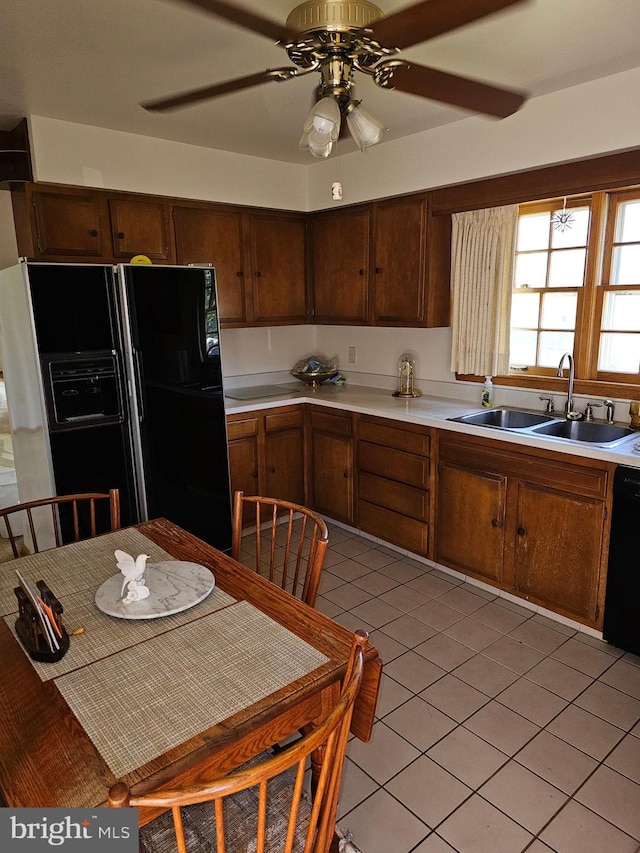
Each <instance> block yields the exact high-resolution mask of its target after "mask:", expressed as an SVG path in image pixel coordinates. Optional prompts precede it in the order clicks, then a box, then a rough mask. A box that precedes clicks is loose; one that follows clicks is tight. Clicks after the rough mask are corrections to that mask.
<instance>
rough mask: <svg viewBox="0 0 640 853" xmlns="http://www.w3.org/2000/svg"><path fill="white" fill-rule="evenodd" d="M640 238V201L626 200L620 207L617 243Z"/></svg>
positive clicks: (617, 223) (617, 222)
mask: <svg viewBox="0 0 640 853" xmlns="http://www.w3.org/2000/svg"><path fill="white" fill-rule="evenodd" d="M632 240H640V201H625V202H623V203H622V204H621V205H620V206H619V207H618V218H617V221H616V243H628V242H630V241H632Z"/></svg>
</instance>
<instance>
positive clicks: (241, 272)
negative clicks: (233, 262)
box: [236, 270, 244, 278]
mask: <svg viewBox="0 0 640 853" xmlns="http://www.w3.org/2000/svg"><path fill="white" fill-rule="evenodd" d="M236 275H237V276H238V278H242V276H243V275H244V271H243V270H238V272H237V273H236Z"/></svg>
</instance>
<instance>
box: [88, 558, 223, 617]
mask: <svg viewBox="0 0 640 853" xmlns="http://www.w3.org/2000/svg"><path fill="white" fill-rule="evenodd" d="M144 578H145V581H146V584H147V586H148V587H149V596H148V597H147V598H145V599H143V600H142V601H132V602H131V603H130V604H124V602H123V601H122V598H121V597H120V591H121V589H122V580H123V578H122V574H121V573H120V572H118V574H117V575H113V576H112V577H110V578H109V579H108V580H106V581H105V582H104V583H103V584H102V586H101V587H100V588H99V589H98V591H97V592H96V597H95V602H96V606H97V607H98V609H99V610H102V612H103V613H106V614H108V615H109V616H116V617H117V618H119V619H157V618H158V617H160V616H170V615H171V614H172V613H180V612H181V611H183V610H188V609H189V607H193V606H194V605H196V604H198V603H199V602H200V601H203V600H204V599H205V598H206V597H207V596H208V595H209V593H210V592H211V590H212V589H213V588H214V586H215V584H216V581H215V578H214V576H213V573H212V572H211V570H210V569H207V568H206V566H201V565H200V564H199V563H187V562H185V561H183V560H166V561H165V562H162V563H147V567H146V570H145V573H144Z"/></svg>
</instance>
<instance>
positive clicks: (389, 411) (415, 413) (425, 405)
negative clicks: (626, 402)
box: [225, 383, 640, 468]
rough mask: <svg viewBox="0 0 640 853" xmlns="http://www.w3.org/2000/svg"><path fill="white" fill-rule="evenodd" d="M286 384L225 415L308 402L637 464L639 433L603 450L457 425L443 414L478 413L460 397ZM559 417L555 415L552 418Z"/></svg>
mask: <svg viewBox="0 0 640 853" xmlns="http://www.w3.org/2000/svg"><path fill="white" fill-rule="evenodd" d="M290 389H291V384H290V383H287V385H285V386H283V390H284V392H285V393H283V394H282V395H281V396H269V397H259V398H255V399H252V400H232V399H231V398H229V397H226V398H225V409H226V412H227V414H236V413H243V412H253V411H257V410H264V409H273V408H277V407H280V406H286V405H291V404H293V403H311V404H312V405H313V404H315V405H320V406H326V407H327V408H335V409H340V410H347V411H351V412H359V413H360V414H364V415H374V416H377V417H382V418H390V419H391V420H396V421H402V422H404V423H413V424H422V425H423V426H430V427H437V428H438V429H446V430H450V431H451V432H458V433H463V434H467V435H477V436H481V437H484V438H492V439H495V440H496V441H506V442H509V443H510V444H521V445H522V446H523V447H538V448H541V449H543V450H555V451H558V452H560V453H565V454H568V455H570V456H579V457H582V458H583V459H584V458H588V459H599V460H603V461H606V462H615V463H617V464H618V465H629V466H632V467H634V468H640V452H638V451H635V450H634V449H633V446H634V444H640V433H638V434H637V435H636V436H630V437H629V438H628V439H627V440H626V441H625V442H623V443H622V444H619V445H618V446H617V447H614V448H611V449H607V448H606V447H602V446H599V445H594V444H593V443H590V442H575V441H568V440H566V439H560V438H551V437H537V436H533V435H531V434H530V433H519V432H516V431H512V430H502V429H495V428H489V427H484V426H474V425H473V424H462V423H455V422H452V421H449V420H448V418H455V417H459V416H460V415H465V414H468V413H469V412H472V411H478V410H479V409H480V407H479V406H474V405H473V403H469V402H468V401H463V400H454V399H450V398H444V397H430V396H427V395H424V396H422V397H417V398H415V399H411V400H404V399H399V398H397V397H393V396H392V392H391V391H388V390H385V389H381V388H369V387H366V386H361V385H349V384H347V385H331V384H330V383H326V384H324V385H321V386H320V387H319V388H314V389H312V388H309V387H308V386H305V385H302V386H301V388H300V390H299V391H291V390H290ZM558 417H560V416H558Z"/></svg>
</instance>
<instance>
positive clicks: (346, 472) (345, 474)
mask: <svg viewBox="0 0 640 853" xmlns="http://www.w3.org/2000/svg"><path fill="white" fill-rule="evenodd" d="M342 476H343V477H344V478H345V480H348V479H349V472H348V471H344V472H343V474H342Z"/></svg>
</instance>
